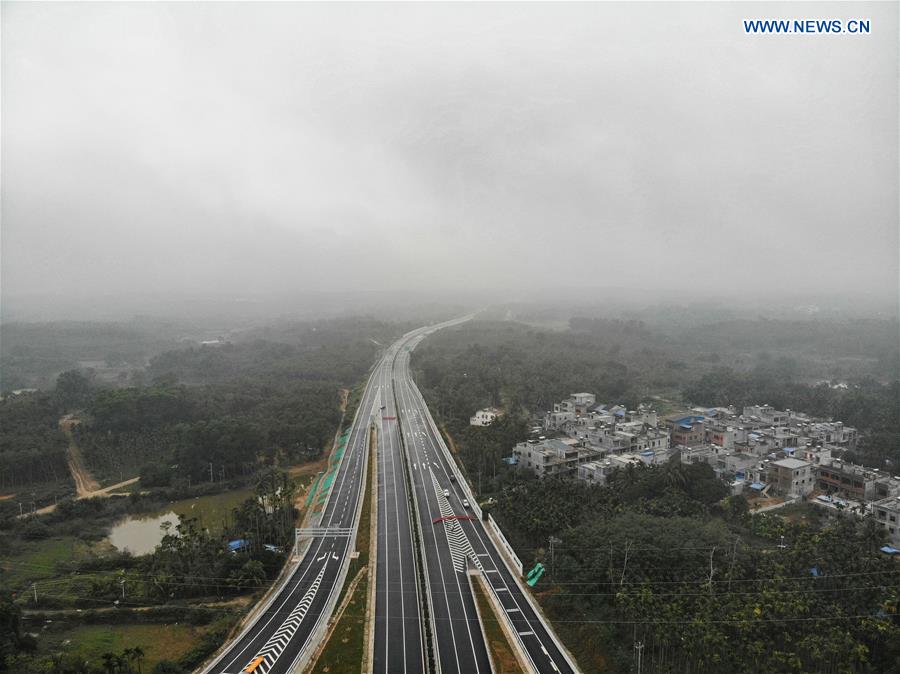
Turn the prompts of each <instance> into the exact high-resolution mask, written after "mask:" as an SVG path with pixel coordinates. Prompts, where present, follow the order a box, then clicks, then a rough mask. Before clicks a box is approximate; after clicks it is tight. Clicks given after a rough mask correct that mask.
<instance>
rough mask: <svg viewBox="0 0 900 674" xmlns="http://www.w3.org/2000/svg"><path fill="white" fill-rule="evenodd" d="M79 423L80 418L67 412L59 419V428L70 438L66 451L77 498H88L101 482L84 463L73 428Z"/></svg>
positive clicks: (98, 487)
mask: <svg viewBox="0 0 900 674" xmlns="http://www.w3.org/2000/svg"><path fill="white" fill-rule="evenodd" d="M78 423H79V422H78V419H76V418H75V417H73V416H72V415H71V414H67V415H66V416H64V417H63V418H62V419H60V420H59V428H60V430H62V432H63V433H65V434H66V437H67V438H68V439H69V449H68V450H67V451H66V456H67V458H68V461H69V472H71V473H72V478H73V479H74V480H75V496H76V497H77V498H87V497H88V496H89V495H90V494H91V493H92V492H96V491H98V490H99V489H100V483H99V482H97V480H95V479H94V476H93V475H91V473H90V472H89V471H88V469H87V467H86V466H85V465H84V458H83V457H82V456H81V449H79V447H78V445H77V444H76V443H75V436H74V434H73V433H72V429H73V428H74V427H75V426H76V425H77V424H78Z"/></svg>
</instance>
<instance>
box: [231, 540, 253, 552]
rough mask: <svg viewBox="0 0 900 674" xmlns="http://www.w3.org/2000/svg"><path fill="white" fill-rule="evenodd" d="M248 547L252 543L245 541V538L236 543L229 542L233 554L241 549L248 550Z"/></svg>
mask: <svg viewBox="0 0 900 674" xmlns="http://www.w3.org/2000/svg"><path fill="white" fill-rule="evenodd" d="M248 545H250V541H245V540H244V539H243V538H239V539H237V540H235V541H228V549H229V550H231V551H232V552H234V551H235V550H240V549H241V548H246V547H247V546H248Z"/></svg>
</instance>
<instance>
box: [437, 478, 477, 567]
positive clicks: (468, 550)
mask: <svg viewBox="0 0 900 674" xmlns="http://www.w3.org/2000/svg"><path fill="white" fill-rule="evenodd" d="M428 472H430V473H431V481H432V483H433V484H434V493H435V495H436V496H437V501H438V506H439V507H440V509H441V517H443V518H444V533H445V534H446V535H447V543H449V544H450V557H451V559H452V560H453V568H454V569H455V570H456V571H457V572H458V573H462V572H463V571H465V569H466V566H465V564H466V558H467V557H468V558H469V559H471V560H472V562H473V564H474V565H475V567H476V568H477V569H479V570H481V569H482V566H481V561H480V560H479V559H478V555H476V554H475V549H474V548H473V547H472V544H471V543H470V542H469V537H468V536H466V532H465V531H463V528H462V526H460V524H459V522H458V521H457V520H455V519H453V515H454V513H453V507H452V506H451V505H450V501H448V500H447V497H446V496H444V490H443V488H442V487H441V485H440V483H439V482H438V481H437V478H436V477H435V476H434V471H433V470H431V468H430V467H429V468H428Z"/></svg>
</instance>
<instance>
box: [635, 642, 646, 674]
mask: <svg viewBox="0 0 900 674" xmlns="http://www.w3.org/2000/svg"><path fill="white" fill-rule="evenodd" d="M634 651H635V654H636V656H637V674H641V673H642V672H643V669H644V642H643V641H635V642H634Z"/></svg>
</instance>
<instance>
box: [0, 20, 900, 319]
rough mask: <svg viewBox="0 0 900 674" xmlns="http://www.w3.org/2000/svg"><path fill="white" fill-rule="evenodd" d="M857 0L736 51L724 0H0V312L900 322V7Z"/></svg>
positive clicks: (736, 32)
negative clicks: (73, 304) (333, 302)
mask: <svg viewBox="0 0 900 674" xmlns="http://www.w3.org/2000/svg"><path fill="white" fill-rule="evenodd" d="M751 7H752V5H751ZM757 7H758V6H757ZM829 7H830V6H828V5H825V4H816V3H802V4H800V5H781V6H779V8H778V9H777V14H778V16H782V15H784V16H793V15H794V14H796V13H797V11H800V12H801V13H802V14H803V16H808V17H810V18H820V17H826V16H827V17H830V16H831V15H832V14H834V13H835V11H836V10H835V9H834V8H833V7H831V8H829ZM856 7H858V8H859V11H858V13H859V14H860V15H865V16H867V17H868V18H870V19H871V22H872V25H873V31H872V34H871V35H867V36H856V37H850V36H823V35H819V36H789V37H778V36H766V37H760V36H756V37H754V36H749V35H744V34H743V33H742V29H741V19H743V18H746V17H747V12H748V9H747V5H732V4H728V3H723V4H709V3H704V4H702V6H701V5H694V4H671V5H657V4H653V5H650V4H638V5H629V6H623V5H620V4H613V3H601V4H572V5H568V4H566V5H559V4H551V5H543V4H523V5H511V4H509V3H502V4H500V5H460V4H455V3H454V4H451V5H443V4H432V3H426V4H399V5H367V4H363V5H356V4H354V5H349V4H342V3H339V4H331V5H319V4H286V3H275V4H256V3H251V4H241V3H234V4H230V3H227V4H212V3H200V4H174V5H173V4H156V3H146V4H144V3H138V4H106V3H53V4H45V3H4V4H3V8H2V18H3V21H2V64H3V65H2V80H3V96H2V135H3V147H2V173H3V183H2V224H3V228H2V292H3V295H4V296H5V298H6V300H8V299H9V298H12V297H30V296H52V297H66V296H75V297H106V296H110V295H117V296H127V295H148V296H149V295H153V296H165V295H166V294H171V295H173V296H179V297H181V296H209V295H215V294H219V295H223V296H231V297H241V296H244V295H248V296H267V295H268V296H275V295H280V294H292V293H322V292H337V293H346V292H360V291H374V292H380V293H387V292H395V291H401V290H406V289H408V288H409V287H410V286H412V288H414V289H415V291H416V292H419V293H426V294H427V293H429V292H432V293H435V294H446V293H450V292H456V293H463V294H466V293H475V292H478V291H479V290H481V289H491V288H493V289H500V290H499V292H505V291H504V290H503V289H513V290H517V291H520V292H522V293H528V292H531V291H540V290H543V291H546V290H547V289H548V288H555V287H582V288H595V287H597V288H604V287H607V288H608V287H616V288H631V287H633V288H636V289H640V290H641V291H646V292H651V293H652V292H655V291H659V292H660V293H662V292H666V293H671V292H673V291H674V292H677V291H682V290H688V289H695V290H697V292H698V293H700V294H708V295H741V296H743V297H750V298H758V297H761V296H765V295H773V294H777V293H785V294H787V295H797V296H801V295H810V294H815V295H828V294H829V293H832V294H834V295H835V296H841V297H847V296H852V295H859V296H860V297H862V298H866V299H867V300H869V299H873V298H878V299H880V300H882V301H887V302H889V303H890V302H893V303H894V305H895V304H896V297H897V292H898V290H897V282H898V246H900V244H898V200H897V192H898V184H900V175H898V166H897V147H898V128H897V118H898V115H897V112H898V81H897V77H896V74H897V73H896V58H895V57H896V53H897V34H896V31H895V30H893V28H894V27H895V26H896V23H897V19H898V15H897V11H898V9H897V5H896V4H872V5H866V4H859V5H855V6H854V8H856ZM795 10H796V11H795ZM753 11H754V14H758V13H759V10H753ZM766 11H770V10H769V9H767V10H766ZM841 11H843V10H841ZM840 18H850V17H843V16H841V17H840ZM888 26H890V27H891V29H890V30H889V29H888V28H887V27H888ZM4 304H6V301H4Z"/></svg>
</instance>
